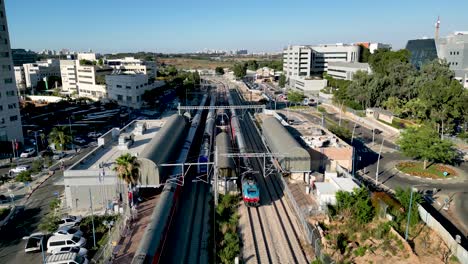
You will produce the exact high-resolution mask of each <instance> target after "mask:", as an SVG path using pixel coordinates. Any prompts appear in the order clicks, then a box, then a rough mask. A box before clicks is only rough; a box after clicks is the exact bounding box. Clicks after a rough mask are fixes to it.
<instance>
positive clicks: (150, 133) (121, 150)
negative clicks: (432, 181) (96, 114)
mask: <svg viewBox="0 0 468 264" xmlns="http://www.w3.org/2000/svg"><path fill="white" fill-rule="evenodd" d="M167 119H168V117H167V116H166V117H161V119H157V120H134V121H133V122H131V123H130V124H128V125H127V126H125V127H123V128H122V129H118V128H113V129H111V130H109V131H108V132H107V133H105V134H104V135H102V136H101V137H100V138H99V139H98V146H97V147H96V148H95V149H94V150H93V151H91V152H90V153H89V154H88V155H86V156H85V157H83V158H82V159H81V160H79V161H78V162H77V163H75V164H74V165H72V167H70V169H69V170H94V171H96V170H100V169H102V166H104V167H106V168H110V167H111V165H112V164H113V163H114V161H115V159H117V158H118V157H119V156H120V155H122V154H125V153H130V154H132V155H135V156H138V155H139V154H140V153H141V152H142V151H143V149H144V148H145V146H146V144H147V143H149V142H150V141H151V139H152V138H153V137H155V136H156V134H157V133H158V131H159V130H160V129H161V128H162V127H163V126H164V125H165V123H166V120H167ZM143 124H145V126H146V131H145V132H143V133H139V132H138V130H139V127H140V128H141V126H143ZM121 137H126V138H127V139H129V140H130V138H131V137H133V144H131V143H128V146H127V147H124V146H123V145H122V144H120V145H119V140H122V139H119V138H121Z"/></svg>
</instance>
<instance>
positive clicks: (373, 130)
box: [372, 128, 375, 145]
mask: <svg viewBox="0 0 468 264" xmlns="http://www.w3.org/2000/svg"><path fill="white" fill-rule="evenodd" d="M374 132H375V128H372V145H374V136H375V134H374Z"/></svg>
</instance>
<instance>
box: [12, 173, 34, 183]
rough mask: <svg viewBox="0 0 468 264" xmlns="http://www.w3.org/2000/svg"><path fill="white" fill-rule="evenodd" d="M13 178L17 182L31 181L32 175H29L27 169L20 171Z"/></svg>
mask: <svg viewBox="0 0 468 264" xmlns="http://www.w3.org/2000/svg"><path fill="white" fill-rule="evenodd" d="M15 180H16V181H17V182H31V181H32V177H31V172H29V171H22V172H20V173H18V175H16V178H15Z"/></svg>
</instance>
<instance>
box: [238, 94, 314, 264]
mask: <svg viewBox="0 0 468 264" xmlns="http://www.w3.org/2000/svg"><path fill="white" fill-rule="evenodd" d="M233 94H234V98H236V99H235V100H236V104H241V100H240V98H239V97H238V94H237V93H233ZM254 126H255V125H254V123H253V121H252V120H251V119H250V117H249V116H244V118H243V120H241V130H242V132H243V135H244V136H245V138H246V141H247V144H248V146H249V147H250V148H251V149H250V150H249V151H252V152H266V151H267V150H266V148H265V146H264V145H263V144H262V140H261V138H260V136H259V134H258V131H257V129H256V128H255V127H254ZM253 161H254V162H253V166H254V169H255V170H257V171H259V172H260V175H261V177H259V178H261V179H258V180H259V181H258V182H259V185H260V190H261V195H262V197H261V201H263V202H262V206H261V207H259V208H251V209H250V208H249V209H248V211H249V220H251V229H252V231H251V232H253V233H254V232H255V235H252V236H253V237H254V238H256V239H257V241H256V243H254V246H255V250H256V253H257V258H256V260H257V263H307V257H306V255H305V253H304V251H303V250H302V247H301V245H300V242H299V240H300V239H299V233H298V231H297V230H296V228H295V225H294V224H295V223H294V220H293V219H294V216H293V215H292V211H291V209H290V208H289V206H288V205H287V204H286V201H285V198H284V196H283V193H282V190H281V186H280V183H279V182H278V179H277V178H276V177H277V175H276V174H272V175H269V176H268V177H264V175H263V174H262V172H263V170H262V166H263V164H262V161H260V160H259V159H258V158H255V159H253ZM251 210H256V211H257V214H258V218H257V219H254V218H253V217H251V214H250V211H251ZM262 219H266V225H265V223H264V222H261V220H262ZM256 222H258V223H262V226H263V228H261V229H260V230H261V237H260V238H261V239H259V236H257V232H258V230H259V229H258V228H256V227H255V226H254V225H255V223H256ZM265 226H267V228H265ZM265 229H268V230H265ZM262 239H263V241H262ZM259 240H260V241H259ZM263 245H265V248H267V249H268V250H266V252H265V253H263V250H260V248H261V247H263ZM265 255H266V257H265Z"/></svg>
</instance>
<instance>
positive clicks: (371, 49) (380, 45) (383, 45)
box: [369, 42, 392, 54]
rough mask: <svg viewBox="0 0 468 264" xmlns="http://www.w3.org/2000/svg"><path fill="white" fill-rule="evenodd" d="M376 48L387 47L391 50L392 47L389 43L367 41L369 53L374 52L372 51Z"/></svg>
mask: <svg viewBox="0 0 468 264" xmlns="http://www.w3.org/2000/svg"><path fill="white" fill-rule="evenodd" d="M378 49H389V50H391V49H392V45H391V44H384V43H378V42H375V43H369V51H370V53H372V54H374V52H375V51H376V50H378Z"/></svg>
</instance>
